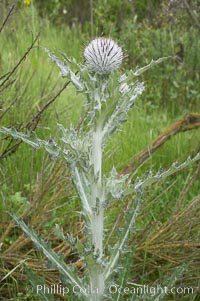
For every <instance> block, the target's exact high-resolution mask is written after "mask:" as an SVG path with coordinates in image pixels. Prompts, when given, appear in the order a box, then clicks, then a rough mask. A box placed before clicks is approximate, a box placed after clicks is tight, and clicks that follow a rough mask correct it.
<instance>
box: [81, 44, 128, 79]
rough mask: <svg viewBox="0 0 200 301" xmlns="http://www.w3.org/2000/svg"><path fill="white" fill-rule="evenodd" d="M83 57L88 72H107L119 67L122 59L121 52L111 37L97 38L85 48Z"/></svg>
mask: <svg viewBox="0 0 200 301" xmlns="http://www.w3.org/2000/svg"><path fill="white" fill-rule="evenodd" d="M84 57H85V60H86V66H87V68H88V70H89V71H90V72H96V73H99V74H108V73H110V72H111V71H113V70H117V69H119V67H120V65H121V63H122V60H123V52H122V49H121V47H119V46H118V45H117V43H115V42H114V41H113V40H112V39H110V38H97V39H95V40H93V41H91V42H90V44H89V45H88V46H87V47H86V48H85V51H84Z"/></svg>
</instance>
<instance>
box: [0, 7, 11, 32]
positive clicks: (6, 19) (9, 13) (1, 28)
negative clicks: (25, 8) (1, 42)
mask: <svg viewBox="0 0 200 301" xmlns="http://www.w3.org/2000/svg"><path fill="white" fill-rule="evenodd" d="M14 8H15V4H13V5H12V6H11V8H10V10H9V12H8V14H7V16H6V18H5V20H4V21H3V24H2V25H1V27H0V33H1V32H2V30H3V28H4V26H5V25H6V23H7V21H8V19H9V17H10V15H11V13H12V11H13V10H14Z"/></svg>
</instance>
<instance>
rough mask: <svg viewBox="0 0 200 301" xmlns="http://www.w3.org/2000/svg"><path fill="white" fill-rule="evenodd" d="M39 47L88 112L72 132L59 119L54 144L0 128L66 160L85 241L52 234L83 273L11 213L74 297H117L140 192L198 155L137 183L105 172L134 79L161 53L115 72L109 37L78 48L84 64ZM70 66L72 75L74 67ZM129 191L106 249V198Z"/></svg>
mask: <svg viewBox="0 0 200 301" xmlns="http://www.w3.org/2000/svg"><path fill="white" fill-rule="evenodd" d="M44 50H45V52H46V53H47V54H48V56H49V58H50V59H51V60H52V61H54V62H55V63H56V64H57V66H58V67H59V69H60V71H61V74H62V76H63V77H68V78H69V79H70V81H71V83H72V84H73V85H74V87H75V88H76V90H77V92H79V93H83V94H84V95H85V104H84V106H85V108H86V112H87V113H86V114H85V115H84V119H83V120H82V126H81V128H79V129H78V130H77V129H75V128H74V127H72V126H71V127H70V128H65V127H64V126H63V125H61V124H58V128H59V130H60V134H61V138H60V139H59V140H58V141H54V140H53V139H51V140H47V141H45V140H41V139H39V138H38V137H37V136H36V134H35V133H28V134H27V133H26V134H25V133H19V132H17V131H16V130H15V129H13V128H11V129H8V128H1V129H0V132H1V133H3V134H9V135H12V136H13V137H14V138H16V139H22V140H23V141H24V142H26V143H28V144H30V145H31V146H32V147H33V148H39V147H44V148H45V149H46V151H47V152H48V153H49V154H50V155H51V156H52V157H54V158H58V157H60V158H62V160H64V161H66V162H67V166H68V168H69V169H70V172H71V177H72V180H73V185H74V187H75V188H76V191H77V194H78V196H79V199H80V203H81V213H80V214H81V215H82V218H83V219H84V232H85V242H84V244H83V243H81V242H80V241H79V239H78V238H73V237H72V236H69V235H68V236H65V234H64V233H65V231H64V230H65V229H62V226H61V225H60V226H59V227H58V228H59V229H58V231H59V233H60V235H61V237H62V238H63V240H66V239H68V240H69V242H71V244H72V245H73V247H76V249H77V251H78V253H79V256H80V258H81V260H82V261H83V262H84V265H85V271H84V273H83V275H82V276H79V275H78V274H77V273H76V270H75V271H74V269H72V268H71V267H70V266H67V265H66V264H65V262H64V261H63V260H62V258H61V257H60V256H58V255H57V254H56V253H55V252H54V251H53V250H52V249H51V248H50V247H49V246H48V244H46V243H45V242H44V240H43V239H41V238H40V237H39V236H38V235H37V234H36V233H35V232H34V230H33V229H31V228H30V227H28V226H27V225H26V224H25V223H24V222H23V221H22V220H21V219H19V218H18V217H17V216H15V215H14V214H12V217H13V218H14V220H15V221H16V222H17V224H18V225H19V226H20V227H21V228H22V230H23V231H24V232H25V233H26V234H27V235H28V236H29V237H30V238H31V239H32V241H33V242H34V243H35V244H36V246H37V247H38V248H39V249H41V250H42V251H43V253H44V255H45V256H46V257H47V258H48V259H49V260H50V262H51V263H52V264H53V266H55V267H56V268H57V269H58V270H59V272H60V274H61V275H62V279H64V280H63V281H64V283H69V284H70V285H71V287H72V288H73V287H76V289H75V290H74V291H73V292H74V293H75V294H77V296H76V299H77V298H80V299H81V300H90V301H100V300H107V299H110V300H115V299H116V300H120V294H119V295H117V296H116V295H112V294H110V293H109V289H108V287H109V285H110V283H113V281H114V280H113V279H114V278H113V273H114V271H115V270H116V269H117V268H119V259H120V256H122V255H123V254H124V253H125V252H127V251H128V250H127V246H128V239H129V235H130V233H132V232H133V229H134V225H135V220H136V217H137V215H138V213H139V209H140V205H141V201H142V194H143V189H144V188H145V187H146V186H148V185H152V184H153V183H154V182H156V181H160V180H162V179H164V178H166V177H167V176H169V175H171V174H172V173H174V172H175V171H177V170H181V169H182V168H184V167H186V166H188V165H189V164H191V163H193V162H194V161H196V160H199V158H200V156H199V154H198V155H197V156H196V157H194V158H193V159H190V158H189V159H188V160H187V161H186V162H184V163H183V164H181V165H173V166H172V167H171V168H170V169H169V170H167V171H164V172H158V173H156V174H155V175H153V174H151V173H149V174H148V176H147V177H146V178H145V179H138V180H137V181H136V182H135V183H132V182H131V180H130V177H129V175H119V174H118V173H117V170H116V168H115V167H113V168H112V170H111V171H110V172H109V173H108V174H104V173H103V169H102V162H103V160H102V159H103V155H104V149H105V146H106V144H107V142H108V140H109V139H110V137H111V135H112V134H113V133H114V132H115V131H117V130H119V128H120V125H121V124H122V123H123V122H125V121H126V120H127V114H128V112H129V111H130V110H131V108H133V106H134V103H135V99H136V98H137V97H138V96H139V95H140V94H142V92H143V91H144V83H143V82H139V81H138V80H137V77H138V76H139V75H140V74H141V73H143V72H144V71H146V70H147V69H149V68H150V67H151V66H153V65H155V64H159V63H160V62H162V61H163V60H165V59H166V58H162V59H158V60H157V61H153V60H152V62H151V63H150V64H149V65H147V66H145V67H143V68H138V69H137V70H135V71H133V70H129V71H127V72H125V73H124V74H121V73H120V71H119V69H120V66H121V64H122V61H123V57H124V55H123V51H122V48H121V47H119V46H118V45H117V43H116V42H114V41H113V40H112V39H110V38H97V39H95V40H93V41H91V42H90V43H89V45H88V46H87V47H86V48H85V50H84V59H85V62H84V64H79V63H77V62H76V60H75V59H69V58H66V57H65V58H64V59H63V60H61V59H60V58H58V57H57V56H56V55H55V54H53V53H52V52H50V51H49V50H48V49H44ZM71 65H72V66H73V68H74V67H75V68H76V69H77V70H78V72H76V73H75V72H73V68H71V67H70V66H71ZM127 195H129V198H132V199H133V201H132V204H131V206H130V208H129V209H128V212H126V221H125V223H124V227H123V228H122V229H121V231H120V235H119V237H118V241H117V243H116V244H115V245H113V246H112V245H111V246H109V249H108V250H107V249H106V250H105V247H104V237H105V227H104V221H105V216H106V213H107V207H108V205H109V203H110V202H111V201H112V200H115V201H117V200H121V199H123V198H124V197H125V196H127ZM176 273H177V272H176ZM175 276H176V275H175ZM175 276H174V278H176V277H175ZM85 288H89V289H85ZM154 297H155V296H154ZM161 297H163V296H160V297H158V298H157V299H154V300H161ZM135 300H136V299H135ZM142 300H144V298H143V299H142Z"/></svg>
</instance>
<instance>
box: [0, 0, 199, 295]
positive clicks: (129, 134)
mask: <svg viewBox="0 0 200 301" xmlns="http://www.w3.org/2000/svg"><path fill="white" fill-rule="evenodd" d="M199 15H200V5H199V1H198V0H193V1H192V0H190V1H189V0H188V1H186V0H184V1H179V0H176V1H165V0H163V1H156V0H149V1H147V0H141V1H139V0H135V1H134V0H132V1H131V0H130V1H128V0H110V1H107V0H101V1H100V0H96V1H94V0H90V1H89V0H84V1H80V0H77V1H72V0H50V1H41V0H25V1H8V0H0V20H1V21H0V127H3V126H6V127H14V128H16V129H17V130H20V131H25V132H29V131H32V130H35V131H36V132H37V134H38V136H39V137H46V138H48V137H49V139H50V138H51V137H54V136H56V135H57V129H56V123H57V122H59V123H62V124H63V125H64V126H70V124H71V123H72V124H74V125H78V123H79V121H80V120H81V115H82V114H83V111H84V108H83V107H82V104H83V102H82V99H81V96H80V95H77V94H75V91H74V89H73V87H72V86H71V85H70V83H66V80H64V79H60V76H59V71H58V70H57V68H56V66H54V65H53V64H52V63H50V62H49V60H48V58H47V56H46V55H45V54H44V52H43V50H42V49H41V47H40V46H43V47H47V48H49V49H50V50H52V51H58V50H62V51H63V52H64V53H66V54H67V56H71V57H75V58H76V59H77V60H78V61H81V62H83V57H82V52H83V49H84V47H85V45H87V43H88V42H89V41H90V40H91V39H92V38H94V37H96V36H110V37H112V38H113V39H115V40H117V41H118V43H119V44H120V45H121V46H122V47H123V49H124V51H125V54H126V59H125V62H124V65H123V68H124V69H126V68H133V69H134V68H136V67H137V66H143V65H146V64H148V63H149V62H150V61H151V60H152V59H157V58H160V57H164V56H171V58H169V59H168V60H167V61H165V63H162V64H161V65H158V66H156V67H155V68H153V69H151V70H149V71H148V72H146V73H145V74H144V75H143V76H142V80H144V82H145V86H146V89H145V93H144V94H143V95H142V96H141V98H140V100H138V101H137V104H136V107H135V108H134V109H133V110H132V112H131V113H130V115H129V120H128V122H127V123H125V124H124V126H123V128H122V129H121V132H118V133H116V134H115V135H114V136H113V138H112V139H111V141H110V144H109V146H108V148H107V149H106V151H105V154H106V155H105V158H106V159H105V162H104V167H105V171H106V170H109V169H110V168H111V167H112V166H113V165H114V166H115V167H116V168H117V170H118V171H123V170H124V168H126V167H127V166H129V167H130V165H129V164H130V162H132V161H133V162H134V164H132V165H131V173H132V174H133V180H134V179H135V178H136V177H137V176H141V175H142V173H143V172H144V171H146V170H149V169H151V170H152V171H157V170H158V169H159V168H160V167H162V168H163V169H167V168H168V167H169V166H171V164H172V163H173V162H174V161H179V162H182V161H184V160H185V159H186V158H187V157H188V156H194V155H195V154H196V153H197V152H198V151H199V148H200V141H199V134H200V130H199V126H200V115H199V114H200V113H199V112H198V111H199V105H200V85H199V80H200V55H199V49H200V38H199V37H200V18H199ZM191 113H193V114H192V115H191ZM185 114H186V115H185ZM184 115H185V118H183V116H184ZM175 122H177V123H175ZM180 124H181V126H182V127H181V128H178V126H179V125H180ZM174 125H175V131H173V129H174V128H173V126H174ZM184 126H185V128H184ZM166 128H167V131H166V132H165V135H164V136H162V137H165V136H167V135H168V136H169V137H171V139H168V140H167V142H166V143H165V144H163V145H162V146H161V147H156V149H155V150H156V151H155V152H154V153H153V154H152V155H151V156H148V160H146V159H147V158H146V159H142V161H141V162H140V161H139V160H136V159H137V158H138V157H137V156H136V157H134V158H133V156H134V155H136V154H139V155H141V151H142V150H144V149H145V147H148V149H149V153H150V152H151V149H152V147H153V141H154V139H156V138H157V137H158V136H159V135H162V133H163V131H164V130H166ZM177 128H178V129H179V130H177ZM177 132H179V133H177ZM176 133H177V134H176ZM175 134H176V135H175ZM0 142H1V143H0V213H1V220H0V235H1V244H0V252H1V258H0V262H1V264H0V274H1V282H0V296H1V300H38V299H37V297H36V296H35V294H34V292H32V289H31V285H30V284H29V282H28V280H27V277H26V274H25V272H24V265H26V266H29V267H32V268H33V270H35V271H37V273H38V274H39V275H40V276H41V277H44V279H45V281H46V283H47V284H51V283H56V281H58V275H57V274H56V273H55V272H54V271H52V270H51V269H48V268H47V267H46V266H44V258H43V256H42V254H41V253H40V252H38V251H37V250H36V249H35V248H34V246H33V245H32V243H31V242H30V240H29V239H28V238H26V237H24V236H23V234H22V233H21V231H20V230H19V229H18V228H16V227H15V225H14V223H13V222H12V220H11V218H10V216H9V214H8V212H12V211H14V212H15V213H16V214H17V215H18V216H22V217H23V219H24V220H25V221H26V222H27V223H28V224H30V225H31V226H33V227H34V229H37V231H38V232H39V233H41V234H42V236H43V237H45V239H46V240H48V241H50V242H51V243H52V246H53V247H55V250H56V251H58V252H61V253H63V254H64V257H65V260H66V262H68V263H71V262H72V263H73V264H74V266H76V267H77V268H79V269H80V273H81V262H79V261H78V258H77V254H76V253H75V252H74V253H72V252H71V250H70V247H69V245H68V244H67V243H65V244H64V243H62V242H61V241H60V240H59V239H58V238H57V236H56V234H55V225H56V224H62V225H63V227H64V230H65V231H66V233H67V232H70V231H71V232H72V233H73V234H74V235H76V234H77V235H79V236H80V237H83V233H82V227H81V226H82V221H81V220H80V218H79V217H78V214H77V213H76V212H77V211H78V210H79V202H78V200H77V197H76V193H75V192H74V191H73V188H72V184H71V182H70V175H69V172H68V171H67V169H66V168H65V166H63V162H55V161H53V160H51V158H49V157H48V155H46V154H45V152H43V151H42V150H39V151H37V152H35V151H34V150H32V149H31V148H30V147H29V146H27V145H24V144H22V143H21V142H20V141H18V140H14V139H11V138H9V137H3V136H0ZM135 158H136V159H135ZM133 159H134V160H133ZM199 171H200V166H199V165H198V164H196V165H195V164H194V165H193V167H192V168H190V169H187V170H184V171H182V172H180V173H177V174H176V175H174V176H172V177H170V178H169V179H168V180H167V182H165V183H160V184H159V185H154V186H153V187H152V188H151V189H149V190H148V191H146V194H145V202H144V206H143V209H142V212H141V213H140V216H139V218H138V226H137V227H138V228H137V232H136V236H135V237H133V240H134V244H136V246H137V247H136V255H137V256H136V258H137V261H136V262H135V261H132V262H131V266H132V269H131V271H130V282H134V283H135V282H136V283H140V284H149V285H156V284H158V283H160V284H162V281H163V279H164V278H165V276H166V275H168V274H170V271H172V270H174V269H175V268H176V267H178V266H180V265H182V264H187V272H186V273H184V274H183V276H182V277H181V279H179V281H178V283H177V285H179V286H180V285H182V286H193V287H195V294H194V296H191V295H188V296H187V295H176V296H173V295H172V296H169V298H168V299H166V300H200V299H199V298H200V292H199V283H200V251H199V250H200V225H199V214H200V195H199ZM129 201H130V200H125V201H124V202H122V203H117V204H116V203H114V204H111V206H110V208H109V217H108V219H107V220H106V224H107V227H108V229H112V231H110V232H109V233H108V237H109V238H110V237H111V239H112V240H113V241H114V240H115V239H116V234H114V233H115V231H114V230H115V229H116V228H117V227H119V226H120V223H121V222H122V218H121V216H119V212H121V210H122V209H124V208H126V206H128V202H129ZM116 219H117V222H116ZM113 225H114V226H113ZM108 237H106V238H105V239H108ZM56 298H57V299H56V300H65V299H62V296H56Z"/></svg>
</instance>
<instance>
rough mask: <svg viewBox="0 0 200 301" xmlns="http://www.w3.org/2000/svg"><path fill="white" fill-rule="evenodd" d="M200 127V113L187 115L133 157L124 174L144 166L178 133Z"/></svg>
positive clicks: (124, 169) (123, 171) (123, 170)
mask: <svg viewBox="0 0 200 301" xmlns="http://www.w3.org/2000/svg"><path fill="white" fill-rule="evenodd" d="M199 127H200V113H187V114H185V115H184V116H183V118H181V119H179V120H178V121H176V122H175V123H173V124H172V125H171V126H169V127H168V128H167V129H166V130H165V131H164V132H163V133H162V134H160V135H159V136H158V137H157V138H156V139H155V140H154V141H153V142H152V144H151V145H149V146H147V147H146V148H145V149H144V150H142V151H141V152H139V153H138V154H136V155H135V156H133V157H132V158H131V159H130V161H129V164H128V165H127V166H126V167H124V168H123V169H122V171H121V173H122V174H127V173H132V172H133V171H135V170H136V169H137V168H138V167H139V166H140V165H142V164H143V163H144V162H145V161H146V160H147V159H148V158H149V157H150V156H151V155H152V154H153V153H154V152H155V151H156V150H157V149H158V148H159V147H160V146H161V145H163V144H164V143H165V142H166V141H167V140H169V139H170V138H171V137H173V136H174V135H176V134H177V133H180V132H184V131H188V130H193V129H196V128H199Z"/></svg>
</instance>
